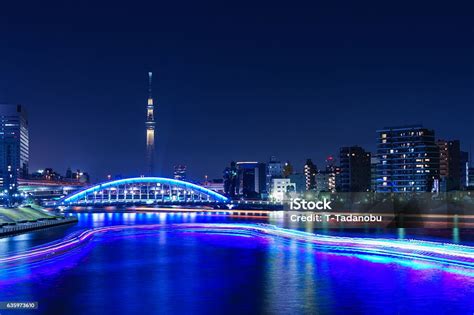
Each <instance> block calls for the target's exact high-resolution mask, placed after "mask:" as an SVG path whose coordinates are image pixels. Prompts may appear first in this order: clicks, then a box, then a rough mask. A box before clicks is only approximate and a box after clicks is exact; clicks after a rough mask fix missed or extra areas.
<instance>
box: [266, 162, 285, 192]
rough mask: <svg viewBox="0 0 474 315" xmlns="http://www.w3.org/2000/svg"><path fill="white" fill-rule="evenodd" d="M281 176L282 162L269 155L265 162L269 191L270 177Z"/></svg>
mask: <svg viewBox="0 0 474 315" xmlns="http://www.w3.org/2000/svg"><path fill="white" fill-rule="evenodd" d="M282 176H283V164H282V163H281V162H280V161H278V160H277V158H276V157H274V156H272V157H270V161H269V162H268V164H267V191H271V185H272V179H273V178H281V177H282Z"/></svg>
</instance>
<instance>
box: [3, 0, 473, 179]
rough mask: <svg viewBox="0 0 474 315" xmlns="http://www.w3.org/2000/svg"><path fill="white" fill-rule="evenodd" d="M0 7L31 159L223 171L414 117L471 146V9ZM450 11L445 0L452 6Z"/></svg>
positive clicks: (324, 148)
mask: <svg viewBox="0 0 474 315" xmlns="http://www.w3.org/2000/svg"><path fill="white" fill-rule="evenodd" d="M13 2H14V1H10V3H4V4H2V8H1V10H0V102H8V103H21V104H24V105H25V106H26V107H27V109H28V110H29V114H30V135H31V151H30V154H31V162H30V164H31V168H32V169H37V168H44V167H53V168H55V169H57V170H59V171H60V172H64V171H65V169H66V168H67V166H71V167H73V168H81V169H85V170H88V171H89V172H90V173H91V174H92V176H93V177H94V179H95V180H98V179H100V178H102V177H104V176H105V175H106V174H108V173H112V174H117V173H120V174H123V175H137V174H140V173H143V171H144V169H145V160H144V149H145V148H144V143H145V128H144V120H145V105H146V97H147V86H146V85H147V71H149V70H151V71H153V72H154V78H155V81H154V96H155V102H156V104H158V107H157V111H156V119H157V161H158V164H159V165H158V167H159V169H160V174H161V175H166V176H167V175H170V174H171V171H172V165H173V164H178V163H184V164H187V165H188V168H189V174H190V175H191V176H192V177H193V178H195V179H200V178H202V177H203V176H204V175H205V174H209V176H210V177H220V176H221V172H222V169H223V168H224V167H225V166H226V164H227V163H228V162H229V161H230V160H259V161H267V160H268V158H269V156H270V155H276V156H277V157H278V158H280V159H281V160H290V161H291V162H293V164H295V167H296V169H297V170H298V169H300V168H302V165H303V163H304V160H305V159H306V158H313V160H314V161H315V162H316V163H317V164H318V165H321V164H322V161H323V160H324V157H325V156H327V155H328V154H335V153H337V152H338V148H339V147H340V146H344V145H353V144H358V145H362V146H364V147H366V148H367V149H370V150H373V149H374V146H375V136H376V134H375V130H376V129H377V128H381V127H383V126H388V125H400V124H413V123H423V124H424V125H425V126H426V127H430V128H433V129H435V130H436V133H437V136H438V137H442V138H457V139H461V141H462V145H463V147H464V149H466V150H469V147H470V145H471V144H474V143H473V142H474V141H473V126H474V118H473V104H474V93H473V92H474V89H473V88H474V59H473V58H474V42H473V41H474V36H473V35H474V16H473V15H474V13H473V12H474V7H473V6H472V5H470V4H469V2H467V1H466V2H464V3H457V4H451V3H450V2H443V3H436V2H433V1H410V2H387V1H378V2H370V3H369V2H366V3H364V2H360V1H347V2H339V1H311V2H306V3H303V2H293V1H291V2H290V1H287V2H283V3H279V2H275V1H272V2H258V3H256V2H255V1H252V2H242V1H233V2H229V1H219V2H200V1H190V2H182V1H166V2H159V1H153V2H149V3H147V2H140V1H133V2H130V3H128V4H127V5H125V4H119V3H117V2H110V3H105V2H103V3H102V4H101V5H98V4H96V3H95V2H96V1H91V2H89V1H80V2H79V1H75V2H73V3H69V4H66V3H65V2H63V3H62V4H61V3H51V2H40V1H35V2H28V1H26V2H24V1H22V2H18V4H13ZM448 4H449V5H450V6H447V5H448Z"/></svg>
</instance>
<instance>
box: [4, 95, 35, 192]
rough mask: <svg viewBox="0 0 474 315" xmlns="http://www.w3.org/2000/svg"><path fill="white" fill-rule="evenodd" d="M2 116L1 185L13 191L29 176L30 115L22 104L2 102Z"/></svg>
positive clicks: (5, 189)
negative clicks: (19, 182) (20, 179)
mask: <svg viewBox="0 0 474 315" xmlns="http://www.w3.org/2000/svg"><path fill="white" fill-rule="evenodd" d="M0 117H1V128H2V130H1V131H0V181H1V183H0V185H1V187H3V189H4V191H6V192H8V193H11V192H13V191H16V190H17V186H18V178H26V177H27V176H28V162H29V136H28V116H27V113H26V111H25V108H24V106H22V105H16V104H0Z"/></svg>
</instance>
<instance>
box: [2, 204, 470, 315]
mask: <svg viewBox="0 0 474 315" xmlns="http://www.w3.org/2000/svg"><path fill="white" fill-rule="evenodd" d="M78 217H79V223H78V224H77V225H76V226H61V227H56V228H50V229H47V230H43V231H38V232H33V233H28V234H23V235H18V236H15V237H10V238H4V239H0V256H4V257H5V256H7V255H11V254H12V253H14V252H20V251H25V250H28V249H30V248H32V247H35V246H39V245H41V244H44V243H47V242H51V241H54V240H57V239H58V238H61V237H64V236H66V235H68V234H70V233H72V232H74V231H78V230H82V229H88V228H92V227H99V226H107V225H118V224H152V223H153V224H156V223H161V224H163V225H164V226H166V225H169V224H178V223H182V222H202V223H218V222H219V223H226V222H227V223H233V222H237V221H238V222H243V220H242V219H233V218H228V217H212V216H200V215H196V214H184V215H183V214H134V213H115V214H111V213H94V214H92V213H88V214H79V215H78ZM270 221H271V223H274V224H280V225H283V226H285V225H288V224H287V223H285V222H283V221H279V220H277V219H271V220H270ZM245 222H246V223H256V222H266V220H264V219H262V220H260V221H256V220H245ZM297 228H300V229H303V230H308V229H310V227H309V228H308V227H304V226H302V227H297ZM319 232H321V231H319ZM323 233H329V234H334V235H351V236H364V237H375V236H377V237H381V236H383V237H384V238H400V237H404V238H423V239H430V240H437V241H447V242H451V243H452V242H457V243H460V244H468V245H470V244H472V240H473V237H472V233H471V232H470V231H451V230H449V231H435V230H433V231H429V233H427V232H426V231H425V232H423V231H419V230H403V231H400V230H396V231H372V230H350V231H347V230H345V231H341V230H330V231H329V230H328V231H323ZM1 301H37V302H39V309H38V310H32V311H30V313H31V314H195V313H198V314H199V313H200V314H253V313H255V314H262V313H263V314H297V313H306V314H473V313H474V274H472V273H463V272H451V271H450V270H447V269H446V268H445V266H443V265H441V264H432V263H430V264H425V263H420V262H414V261H411V260H408V259H407V260H402V259H391V258H386V257H376V256H370V255H355V254H351V253H346V254H341V253H333V252H327V251H323V250H321V249H317V248H314V247H312V246H310V245H309V244H304V243H298V242H292V241H288V240H282V239H278V238H271V237H257V236H252V235H245V234H239V233H235V234H232V233H225V234H224V233H193V232H189V233H184V232H182V231H178V230H176V231H174V230H173V229H158V230H157V231H155V232H151V233H150V232H148V233H137V234H134V233H124V234H120V233H113V234H107V233H105V234H101V235H98V236H96V237H94V238H93V239H92V240H91V241H90V242H88V243H87V244H86V245H84V246H82V247H80V248H78V249H76V250H74V251H72V252H70V253H67V254H65V255H62V256H57V257H55V258H52V259H50V260H46V261H42V262H36V263H32V264H22V265H19V266H17V267H15V268H4V269H1V270H0V302H1ZM24 313H25V312H19V311H3V310H0V314H2V315H4V314H24Z"/></svg>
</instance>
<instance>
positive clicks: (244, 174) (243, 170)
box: [237, 162, 267, 198]
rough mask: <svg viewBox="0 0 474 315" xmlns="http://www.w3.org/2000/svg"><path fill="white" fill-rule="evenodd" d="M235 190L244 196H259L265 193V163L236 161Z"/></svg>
mask: <svg viewBox="0 0 474 315" xmlns="http://www.w3.org/2000/svg"><path fill="white" fill-rule="evenodd" d="M237 176H238V180H237V191H238V193H239V194H240V195H242V196H244V197H246V198H261V197H263V196H264V195H266V193H267V178H266V165H265V163H260V162H237Z"/></svg>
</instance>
